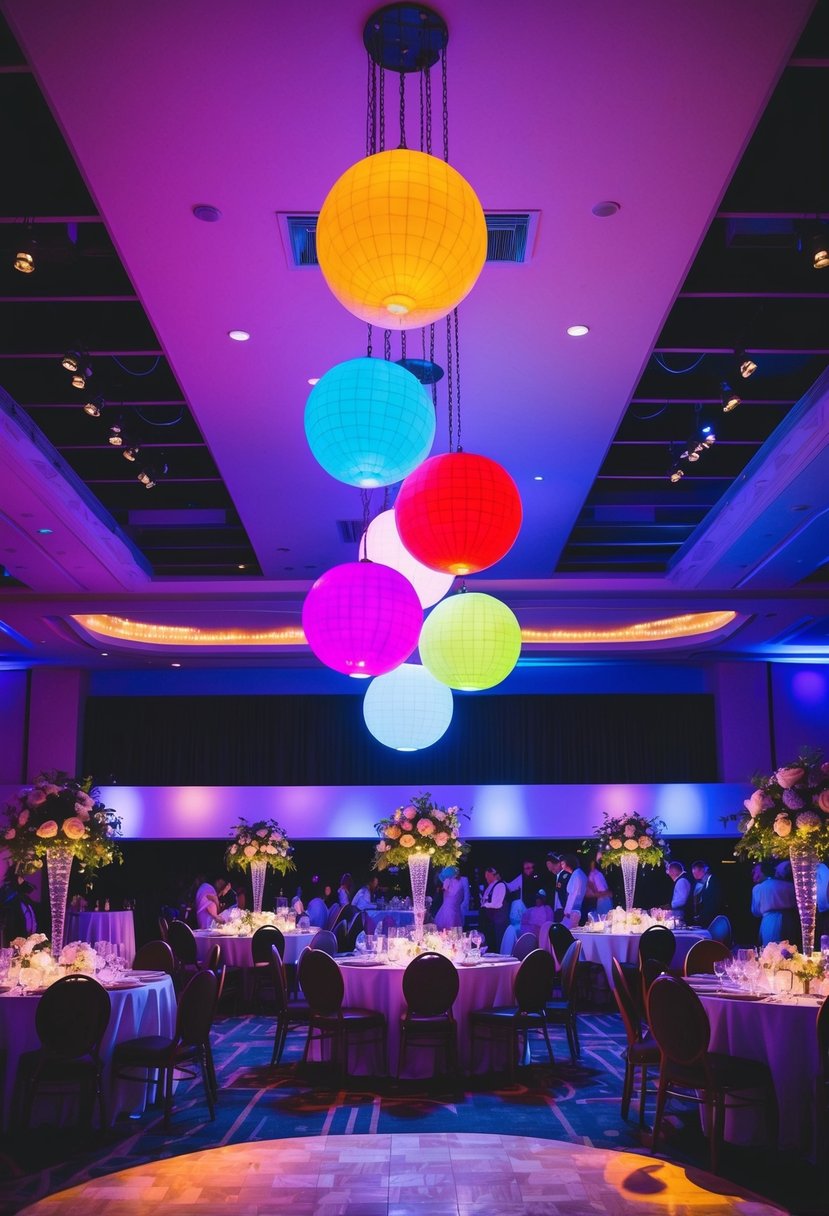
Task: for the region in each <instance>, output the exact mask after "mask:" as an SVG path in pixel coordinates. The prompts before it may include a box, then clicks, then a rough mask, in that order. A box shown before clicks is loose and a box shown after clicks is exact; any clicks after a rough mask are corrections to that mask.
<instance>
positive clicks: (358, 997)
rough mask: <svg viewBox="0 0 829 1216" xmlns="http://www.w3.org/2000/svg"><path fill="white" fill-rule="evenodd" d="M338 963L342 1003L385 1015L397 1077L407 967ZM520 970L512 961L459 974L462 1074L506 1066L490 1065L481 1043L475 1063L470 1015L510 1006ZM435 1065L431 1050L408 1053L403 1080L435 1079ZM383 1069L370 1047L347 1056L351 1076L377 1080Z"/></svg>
mask: <svg viewBox="0 0 829 1216" xmlns="http://www.w3.org/2000/svg"><path fill="white" fill-rule="evenodd" d="M337 961H338V963H339V964H340V970H341V972H342V976H343V980H344V982H345V1002H344V1003H345V1004H346V1005H354V1006H358V1007H359V1008H362V1009H375V1010H379V1012H380V1013H384V1014H385V1015H386V1021H387V1023H388V1036H389V1037H388V1044H389V1056H388V1060H389V1072H390V1074H391V1075H392V1076H394V1074H395V1073H396V1072H397V1057H398V1053H399V1050H400V1017H401V1015H402V1013H403V1011H404V1009H405V1008H406V1002H405V1000H404V998H403V973H404V971H405V970H406V968H405V965H391V964H386V965H385V966H380V967H367V966H356V965H349V964H348V962H347V961H346V960H340V959H338V960H337ZM518 967H519V963H518V961H517V959H512V958H510V959H503V960H501V961H499V962H497V963H489V964H481V965H480V966H476V967H459V968H458V978H459V980H460V988H459V991H458V996H457V999H456V1001H455V1004H454V1013H455V1021H456V1022H457V1023H458V1058H459V1060H460V1066H461V1069H462V1070H463V1071H464V1072H470V1071H472V1070H473V1068H474V1070H475V1071H476V1072H485V1071H486V1070H487V1069H488V1068H492V1067H502V1066H503V1065H504V1063H505V1061H504V1060H499V1061H493V1060H492V1058H491V1057H490V1056H489V1055H488V1054H487V1045H486V1043H485V1042H484V1041H482V1040H481V1041H479V1042H478V1043H477V1045H476V1053H475V1059H474V1060H473V1059H472V1055H471V1041H470V1030H469V1015H470V1013H472V1011H473V1010H475V1009H488V1008H491V1007H492V1006H493V1005H510V1004H511V1003H512V986H513V983H514V980H515V973H516V971H517V970H518ZM317 1058H319V1057H318V1056H317ZM434 1060H435V1053H434V1051H432V1050H431V1049H420V1048H417V1047H411V1048H409V1050H408V1051H407V1052H406V1068H405V1071H404V1072H403V1076H406V1077H423V1076H431V1075H432V1070H433V1068H434ZM380 1064H381V1060H380V1055H379V1052H375V1051H374V1050H373V1049H372V1048H371V1047H368V1048H362V1047H358V1048H352V1049H351V1051H350V1052H349V1072H350V1073H352V1074H354V1073H357V1074H369V1075H371V1074H376V1073H377V1072H379V1071H380Z"/></svg>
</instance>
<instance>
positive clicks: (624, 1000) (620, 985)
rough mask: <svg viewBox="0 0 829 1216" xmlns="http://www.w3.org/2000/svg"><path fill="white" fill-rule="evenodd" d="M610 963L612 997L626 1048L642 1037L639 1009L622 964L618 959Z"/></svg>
mask: <svg viewBox="0 0 829 1216" xmlns="http://www.w3.org/2000/svg"><path fill="white" fill-rule="evenodd" d="M611 963H612V966H613V984H612V991H613V997H614V999H615V1001H616V1006H617V1008H618V1010H619V1014H620V1016H621V1018H622V1025H623V1026H624V1028H625V1034H626V1035H627V1041H628V1046H631V1045H632V1044H633V1043H638V1042H639V1040H640V1039H641V1037H642V1023H641V1021H640V1018H639V1009H638V1007H637V1004H636V998H635V997H634V995H633V993H632V992H631V990H630V985H629V984H628V980H627V976H626V975H625V972H624V969H623V968H622V964H621V963H620V962H619V960H618V958H614V959H612V960H611Z"/></svg>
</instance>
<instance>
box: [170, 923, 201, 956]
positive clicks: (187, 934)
mask: <svg viewBox="0 0 829 1216" xmlns="http://www.w3.org/2000/svg"><path fill="white" fill-rule="evenodd" d="M167 942H168V945H169V947H170V949H171V950H172V952H173V957H174V958H175V960H176V965H177V966H179V967H195V965H196V962H197V960H198V952H197V950H196V939H195V937H194V936H193V930H192V929H191V928H190V926H189V925H185V923H184V921H183V920H171V921H170V925H169V928H168V929H167Z"/></svg>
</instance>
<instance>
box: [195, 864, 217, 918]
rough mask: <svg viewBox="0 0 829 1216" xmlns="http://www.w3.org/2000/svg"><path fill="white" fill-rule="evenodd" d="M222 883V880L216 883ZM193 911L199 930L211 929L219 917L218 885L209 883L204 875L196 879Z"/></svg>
mask: <svg viewBox="0 0 829 1216" xmlns="http://www.w3.org/2000/svg"><path fill="white" fill-rule="evenodd" d="M220 882H221V879H219V878H217V879H216V883H220ZM193 910H194V912H195V916H196V928H197V929H211V928H212V927H213V924H214V922H215V921H216V919H217V918H218V915H219V896H218V893H217V891H216V885H215V883H210V882H208V881H207V879H206V877H205V876H204V874H200V875H199V876H198V878H197V879H196V894H195V896H194V902H193Z"/></svg>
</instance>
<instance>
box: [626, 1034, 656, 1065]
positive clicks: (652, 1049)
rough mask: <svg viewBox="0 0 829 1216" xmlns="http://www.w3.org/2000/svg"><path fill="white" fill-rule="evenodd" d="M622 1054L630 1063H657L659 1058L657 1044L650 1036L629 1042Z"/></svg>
mask: <svg viewBox="0 0 829 1216" xmlns="http://www.w3.org/2000/svg"><path fill="white" fill-rule="evenodd" d="M624 1054H625V1056H626V1057H627V1059H628V1060H630V1062H631V1063H632V1064H658V1063H659V1060H660V1058H661V1053H660V1050H659V1044H658V1043H657V1041H656V1039H652V1038H646V1039H642V1040H640V1042H638V1043H631V1044H630V1045H629V1046H628V1047H627V1048H626V1050H625V1053H624Z"/></svg>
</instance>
